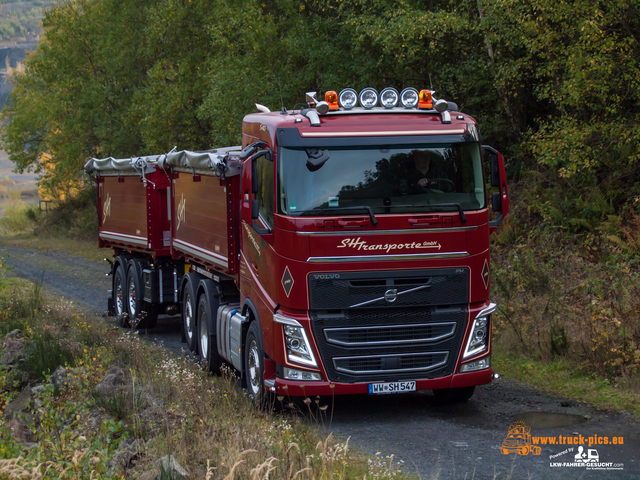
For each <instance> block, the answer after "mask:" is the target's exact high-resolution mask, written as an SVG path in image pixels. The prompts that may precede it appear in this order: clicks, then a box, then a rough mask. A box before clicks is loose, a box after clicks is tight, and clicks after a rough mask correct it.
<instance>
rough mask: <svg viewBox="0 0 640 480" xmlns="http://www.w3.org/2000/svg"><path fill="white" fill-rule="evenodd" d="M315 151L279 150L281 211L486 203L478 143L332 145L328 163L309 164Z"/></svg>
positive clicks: (396, 210) (404, 210)
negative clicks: (334, 146)
mask: <svg viewBox="0 0 640 480" xmlns="http://www.w3.org/2000/svg"><path fill="white" fill-rule="evenodd" d="M317 150H318V149H306V150H305V149H293V148H284V147H283V148H281V149H280V155H279V161H278V180H279V202H278V210H279V212H280V213H283V214H285V215H293V216H296V215H328V214H333V212H332V210H335V214H338V215H348V214H351V215H363V214H366V210H367V209H366V208H363V209H362V211H359V210H358V209H357V208H355V207H370V208H371V209H372V211H373V213H415V212H433V211H449V210H455V209H456V208H457V205H455V204H458V205H460V206H461V207H462V209H464V210H479V209H481V208H484V207H485V191H484V178H483V174H482V158H481V155H480V148H479V146H478V144H477V143H468V144H439V145H433V144H430V145H415V146H407V145H403V146H402V147H379V146H378V147H372V148H369V147H366V148H363V147H358V148H351V149H349V148H343V147H342V148H329V149H327V152H326V153H328V154H329V159H328V160H327V161H326V163H324V164H322V165H321V166H320V167H319V168H318V167H314V166H313V165H311V164H310V165H309V166H308V163H307V161H308V160H309V159H310V156H311V157H313V156H316V157H317V156H318V151H317ZM311 160H312V161H313V158H312V159H311ZM312 170H315V171H312ZM443 204H446V205H443ZM427 205H433V207H428V206H427ZM343 210H351V211H343Z"/></svg>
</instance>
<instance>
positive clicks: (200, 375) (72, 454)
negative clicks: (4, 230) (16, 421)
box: [0, 281, 410, 480]
mask: <svg viewBox="0 0 640 480" xmlns="http://www.w3.org/2000/svg"><path fill="white" fill-rule="evenodd" d="M4 284H5V288H4V290H3V291H2V292H0V295H4V297H0V330H2V325H7V326H8V325H9V324H11V328H14V327H17V328H20V329H21V330H22V332H23V334H24V335H25V337H26V338H27V340H28V341H30V342H31V343H30V346H29V347H28V348H27V349H26V352H25V353H26V360H25V364H23V365H27V364H30V363H32V364H35V362H36V360H35V359H36V357H42V358H40V360H38V362H40V364H41V365H39V367H38V368H26V374H27V376H28V377H29V378H28V379H25V378H24V372H18V373H19V374H17V375H16V374H15V373H9V372H6V371H2V372H0V383H1V384H2V385H3V386H5V387H6V386H10V387H11V386H12V388H9V391H8V392H7V391H6V388H5V389H3V390H2V392H1V393H0V414H1V413H2V412H1V411H2V410H3V409H4V407H5V406H6V404H7V403H8V402H9V401H10V400H11V399H12V398H15V396H16V395H17V393H18V392H19V391H20V387H21V386H23V385H25V384H26V382H27V381H29V382H33V381H34V380H36V379H37V378H38V377H39V376H41V375H42V374H41V373H39V370H44V371H45V372H46V371H51V369H52V368H53V367H54V364H55V363H59V362H61V361H64V362H66V365H67V367H68V368H67V373H68V377H67V380H66V385H67V387H65V388H62V389H54V388H53V387H47V388H46V389H45V391H44V392H43V393H41V394H39V400H40V401H41V402H43V407H41V408H37V409H35V408H34V409H33V410H32V411H31V414H32V415H34V416H35V419H36V420H35V421H36V422H38V424H39V425H40V426H39V427H38V428H37V429H36V428H35V424H31V427H32V428H33V432H34V435H35V437H36V442H37V443H38V447H37V448H32V449H27V448H25V447H23V446H21V445H20V444H19V443H18V442H17V440H16V438H15V437H14V436H13V435H12V434H11V432H10V431H9V430H8V427H7V425H4V424H2V423H1V422H0V477H1V478H5V477H9V476H10V475H11V474H13V475H16V478H18V477H17V476H18V475H22V476H21V477H20V478H36V477H37V478H40V477H38V475H43V474H44V477H46V478H51V479H56V478H60V479H62V478H89V472H90V473H91V478H94V479H103V478H104V479H106V478H136V477H137V476H138V475H139V474H140V473H142V472H143V471H146V470H149V469H150V468H151V467H152V466H153V464H154V462H155V461H156V460H157V459H158V458H160V457H163V456H165V455H167V454H169V453H170V454H172V455H174V457H175V458H176V459H177V460H178V462H179V463H180V464H181V465H182V466H183V467H185V468H186V469H187V470H188V471H189V472H190V474H191V478H207V479H223V478H263V477H268V478H296V479H303V480H304V479H329V478H398V479H402V478H410V477H408V476H407V475H405V474H403V473H402V472H401V471H399V470H398V469H397V468H396V466H395V465H391V464H390V463H389V462H390V460H386V459H380V458H378V457H373V458H368V457H366V456H361V455H359V454H357V453H355V452H354V451H353V450H352V449H351V448H350V446H349V441H348V440H346V441H344V440H338V439H334V438H332V437H331V436H329V437H326V436H323V435H321V434H320V433H319V429H318V428H317V427H316V426H314V425H310V424H309V423H307V422H306V421H304V420H303V419H302V417H301V416H299V415H295V414H294V415H292V414H289V413H279V414H276V413H273V412H268V411H259V410H257V409H256V408H254V406H253V404H252V402H251V401H250V399H249V398H248V395H247V392H246V391H245V390H243V389H241V388H240V387H239V386H238V382H237V379H236V378H235V376H234V375H233V373H232V372H231V371H230V370H228V371H226V373H225V375H224V376H223V377H211V376H209V375H207V374H206V372H205V371H204V370H203V369H202V368H201V366H200V365H198V364H196V363H194V362H193V361H192V360H189V359H185V358H177V357H176V356H175V355H174V354H172V353H171V352H169V351H167V350H165V349H164V348H161V347H159V346H156V345H151V344H148V343H147V342H143V341H141V340H140V339H139V337H138V335H136V334H134V332H133V331H123V330H122V329H118V328H115V327H112V326H108V325H107V324H106V323H105V322H104V321H103V320H101V319H100V318H97V317H95V318H94V317H86V316H84V315H82V314H78V313H76V312H75V311H74V310H73V309H72V308H71V306H70V304H69V303H67V302H65V301H63V300H51V299H47V298H44V299H43V302H42V303H41V304H39V306H37V307H36V308H35V309H33V306H34V298H39V299H42V298H43V297H42V295H43V293H42V291H41V289H39V287H38V286H31V287H29V288H27V289H24V288H18V289H15V288H13V287H11V286H9V285H8V283H7V282H6V281H5V283H4ZM8 292H11V293H10V294H8ZM7 302H10V304H8V303H7ZM54 342H55V343H57V344H58V346H57V347H55V346H53V345H52V343H54ZM72 343H76V344H77V343H80V344H81V347H80V348H66V347H65V346H64V345H70V344H72ZM42 347H45V348H42ZM60 350H63V351H65V354H64V355H67V354H69V355H71V356H70V357H69V358H66V359H61V358H60ZM45 364H46V365H45ZM74 365H75V368H74ZM113 369H122V371H123V372H124V373H125V375H124V379H125V383H124V385H122V387H121V388H120V389H119V390H116V391H115V392H113V393H112V394H110V396H109V398H103V397H101V396H100V395H96V394H95V393H94V387H95V386H96V384H97V383H98V382H100V381H101V380H102V379H103V378H105V375H106V374H107V373H108V372H110V371H113ZM12 375H14V376H15V378H13V377H12ZM285 402H286V401H285ZM304 403H305V405H306V407H303V408H308V409H309V413H311V414H313V415H314V416H315V418H317V419H318V424H319V425H320V424H322V420H323V416H324V415H326V413H325V410H326V406H324V405H321V404H319V403H316V402H315V401H313V400H312V399H308V401H306V402H304ZM324 420H325V421H326V419H324ZM134 439H142V440H144V441H145V444H144V448H143V450H144V451H143V453H142V454H141V455H140V456H139V458H138V460H137V464H136V466H135V468H131V467H122V468H120V469H116V468H115V467H111V466H109V465H108V464H107V463H108V460H109V459H110V458H112V457H113V456H114V455H115V454H116V452H117V449H118V448H119V446H120V444H121V442H123V441H127V442H129V441H132V440H134ZM45 470H46V471H47V473H46V474H45V473H44V472H45ZM83 472H84V473H83ZM267 472H269V473H267ZM11 478H13V477H11Z"/></svg>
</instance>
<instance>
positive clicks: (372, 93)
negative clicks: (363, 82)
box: [360, 87, 378, 109]
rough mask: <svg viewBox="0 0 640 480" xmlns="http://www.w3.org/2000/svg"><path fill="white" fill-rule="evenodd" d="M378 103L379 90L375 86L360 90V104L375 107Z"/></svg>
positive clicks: (365, 106)
mask: <svg viewBox="0 0 640 480" xmlns="http://www.w3.org/2000/svg"><path fill="white" fill-rule="evenodd" d="M377 104H378V92H376V90H375V89H374V88H371V87H369V88H365V89H364V90H362V91H361V92H360V105H362V106H363V107H364V108H367V109H369V108H373V107H375V106H376V105H377Z"/></svg>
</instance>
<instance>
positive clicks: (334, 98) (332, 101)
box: [324, 90, 340, 110]
mask: <svg viewBox="0 0 640 480" xmlns="http://www.w3.org/2000/svg"><path fill="white" fill-rule="evenodd" d="M324 101H325V102H327V103H328V104H329V110H338V109H339V108H340V106H339V105H338V94H337V93H336V92H335V91H334V90H329V91H328V92H327V93H325V94H324Z"/></svg>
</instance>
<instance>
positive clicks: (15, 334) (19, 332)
mask: <svg viewBox="0 0 640 480" xmlns="http://www.w3.org/2000/svg"><path fill="white" fill-rule="evenodd" d="M20 337H22V330H20V329H19V328H16V329H15V330H11V331H10V332H9V333H7V334H6V335H5V336H4V337H2V339H3V340H4V339H5V338H6V339H9V338H20Z"/></svg>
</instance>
